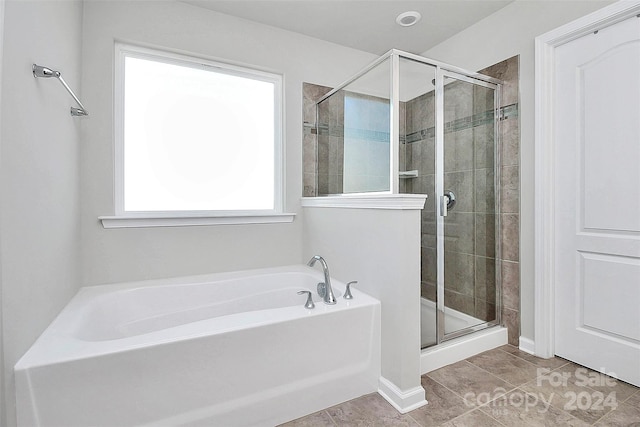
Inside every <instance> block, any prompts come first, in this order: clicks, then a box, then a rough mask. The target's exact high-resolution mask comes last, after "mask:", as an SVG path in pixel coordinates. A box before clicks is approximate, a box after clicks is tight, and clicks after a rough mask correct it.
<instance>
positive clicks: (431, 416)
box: [283, 345, 640, 427]
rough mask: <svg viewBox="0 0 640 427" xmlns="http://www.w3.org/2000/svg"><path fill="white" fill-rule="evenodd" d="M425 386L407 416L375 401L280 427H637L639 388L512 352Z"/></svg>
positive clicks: (457, 368)
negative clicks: (419, 403)
mask: <svg viewBox="0 0 640 427" xmlns="http://www.w3.org/2000/svg"><path fill="white" fill-rule="evenodd" d="M422 385H423V387H424V389H425V390H426V392H427V400H428V401H429V404H428V405H426V406H423V407H422V408H418V409H416V410H415V411H412V412H409V413H407V414H404V415H402V414H400V413H398V412H397V411H396V410H395V409H394V408H393V407H392V406H391V405H389V404H388V403H387V402H386V401H385V400H384V399H383V398H382V397H380V396H379V395H378V394H377V393H373V394H369V395H366V396H362V397H359V398H357V399H354V400H350V401H348V402H345V403H342V404H340V405H336V406H333V407H331V408H328V409H325V410H323V411H320V412H316V413H315V414H311V415H309V416H307V417H304V418H300V419H297V420H294V421H291V422H289V423H286V424H283V426H286V427H299V426H314V427H315V426H367V427H369V426H412V427H419V426H422V427H428V426H442V427H465V426H469V427H484V426H506V427H512V426H518V427H519V426H575V427H580V426H590V425H595V426H626V427H630V426H633V427H640V389H639V388H638V387H634V386H632V385H629V384H627V383H624V382H622V381H615V380H613V379H612V378H610V377H607V376H605V375H602V374H600V373H597V372H593V371H590V370H587V369H586V368H583V367H581V366H580V365H576V364H574V363H572V362H569V361H567V360H564V359H560V358H553V359H539V358H537V357H534V356H531V355H530V354H527V353H524V352H522V351H520V350H518V348H516V347H512V346H509V345H505V346H503V347H499V348H497V349H494V350H490V351H487V352H484V353H481V354H478V355H476V356H473V357H470V358H469V359H466V360H463V361H462V362H458V363H454V364H453V365H449V366H445V367H444V368H441V369H438V370H437V371H433V372H430V373H428V374H426V375H424V376H423V377H422Z"/></svg>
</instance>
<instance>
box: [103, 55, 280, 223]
mask: <svg viewBox="0 0 640 427" xmlns="http://www.w3.org/2000/svg"><path fill="white" fill-rule="evenodd" d="M116 58H117V66H116V98H115V99H116V110H115V112H116V123H117V125H116V127H117V129H116V178H115V180H116V192H115V193H116V215H118V214H119V215H127V214H130V213H134V214H135V213H140V212H147V213H154V214H157V213H166V214H167V215H169V214H170V215H173V216H176V215H177V216H180V215H188V214H189V213H190V214H191V215H193V214H196V215H199V214H200V215H201V214H203V213H204V212H209V214H208V215H212V216H214V215H215V216H225V215H238V213H240V214H243V213H246V212H250V213H255V212H260V213H264V214H269V213H278V212H281V211H282V194H281V193H282V190H281V187H282V175H283V174H282V171H281V169H282V142H281V139H282V137H281V135H282V130H281V126H282V118H281V117H282V105H281V99H282V77H281V76H280V75H276V74H272V73H266V72H263V71H258V70H254V69H250V68H245V67H239V66H235V65H229V64H225V63H220V62H213V61H209V60H204V59H201V58H194V57H188V56H184V55H177V54H173V53H168V52H163V51H158V50H152V49H145V48H139V47H134V46H129V45H121V44H118V45H117V46H116Z"/></svg>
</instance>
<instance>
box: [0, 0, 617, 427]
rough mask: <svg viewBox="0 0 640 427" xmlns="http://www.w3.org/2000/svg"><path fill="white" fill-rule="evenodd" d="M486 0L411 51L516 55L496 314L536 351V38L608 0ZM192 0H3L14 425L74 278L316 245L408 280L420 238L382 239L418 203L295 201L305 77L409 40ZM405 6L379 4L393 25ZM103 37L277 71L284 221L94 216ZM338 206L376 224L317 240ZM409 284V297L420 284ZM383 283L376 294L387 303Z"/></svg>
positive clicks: (90, 280)
mask: <svg viewBox="0 0 640 427" xmlns="http://www.w3.org/2000/svg"><path fill="white" fill-rule="evenodd" d="M203 3H206V2H203ZM220 3H221V4H223V3H225V2H220ZM226 3H230V2H226ZM255 3H260V2H251V4H252V5H253V7H255V8H256V9H255V10H256V15H259V11H260V9H259V5H256V4H255ZM486 3H491V4H493V3H496V4H494V5H493V6H492V7H493V8H494V10H492V11H489V10H485V11H484V12H482V13H484V15H482V18H480V17H479V16H478V17H477V19H476V21H477V22H474V21H466V22H457V25H458V26H457V27H455V30H450V31H448V32H447V29H443V30H442V32H441V36H440V37H441V38H440V39H438V40H437V41H433V42H432V45H430V46H427V47H424V48H422V49H421V50H417V51H415V52H413V53H416V54H420V55H422V56H425V57H428V58H435V59H437V60H439V61H444V62H447V63H450V64H455V65H456V66H459V67H462V68H464V69H466V70H471V71H479V70H483V69H486V68H487V67H490V66H492V65H494V64H497V63H500V62H502V61H505V60H507V59H509V58H513V57H518V58H519V59H518V61H519V106H518V123H519V132H518V134H519V155H518V156H517V160H518V163H517V165H518V168H519V171H518V172H519V174H518V179H517V181H519V182H518V183H519V196H520V200H519V204H518V206H517V208H518V211H517V213H514V212H510V214H511V215H512V216H517V217H518V221H519V226H518V227H516V230H517V232H516V233H515V235H512V236H511V242H518V245H517V248H518V250H517V251H516V258H515V260H511V262H513V263H516V261H517V264H518V269H517V270H514V271H511V272H510V275H509V277H510V278H509V280H508V281H509V283H511V284H512V287H511V288H508V289H511V290H513V289H519V291H518V293H517V294H515V295H511V298H512V299H511V305H510V307H511V308H510V309H509V310H510V311H508V312H507V314H506V316H503V320H505V322H511V326H513V325H516V326H514V327H511V328H508V332H509V337H508V340H509V343H511V344H513V345H515V346H520V348H524V349H526V350H528V351H529V352H533V341H534V339H535V330H534V325H535V320H534V304H533V301H534V221H535V218H534V216H535V215H534V198H533V193H534V161H533V159H534V125H535V123H534V44H533V43H534V38H535V37H537V36H539V35H540V34H543V33H545V32H546V31H549V30H552V29H554V28H556V27H558V26H560V25H563V24H566V23H568V22H570V21H572V20H574V19H576V18H579V17H582V16H584V15H587V14H589V13H591V12H594V11H596V10H598V9H600V8H602V7H604V6H607V5H609V4H610V3H611V2H610V1H584V2H535V1H534V2H529V1H519V0H517V1H515V2H486ZM497 3H500V4H499V5H498V4H497ZM197 4H198V2H196V1H193V2H178V1H175V2H174V1H158V2H148V1H85V2H83V1H27V2H23V1H13V0H6V1H3V2H2V3H1V6H0V7H1V8H2V12H1V15H0V17H1V18H2V21H3V25H2V34H1V35H0V37H1V39H0V40H1V42H2V54H1V55H2V56H1V57H0V58H1V64H2V68H1V69H2V71H1V72H2V75H1V78H2V86H1V88H0V90H1V93H0V95H1V98H0V99H1V102H2V109H1V112H0V120H1V122H0V123H1V145H0V172H1V173H2V178H1V185H2V192H1V197H2V199H1V205H2V215H1V220H0V221H1V223H0V271H1V279H0V289H1V292H0V298H1V301H0V302H1V308H2V340H1V341H0V345H1V354H2V361H3V369H2V372H1V380H2V388H1V389H0V398H1V399H0V401H1V402H2V406H1V411H0V412H1V414H2V416H1V418H0V424H1V425H7V426H14V425H16V404H15V378H14V366H15V365H16V363H17V362H18V360H19V359H20V358H21V357H22V356H23V355H24V354H25V352H26V351H27V350H28V349H29V348H30V347H31V346H32V344H33V343H34V342H35V341H36V339H37V338H38V337H39V336H40V335H41V334H42V332H43V331H44V330H45V329H46V328H47V326H48V325H49V324H50V323H51V322H52V321H53V320H54V318H55V317H56V316H57V315H58V314H59V313H60V311H61V310H62V309H63V308H64V307H65V305H66V304H67V303H68V302H69V301H70V300H71V298H72V297H73V296H74V295H75V294H76V293H77V291H78V290H79V289H80V288H81V287H85V286H95V285H103V284H111V283H122V282H131V281H141V280H151V279H164V278H172V277H184V276H193V275H199V274H215V273H224V272H232V271H242V270H249V269H261V268H271V267H279V266H286V265H300V264H304V263H306V262H307V261H308V259H309V258H311V256H313V255H316V254H320V255H322V256H323V257H325V258H326V259H327V262H328V264H329V268H330V269H331V273H332V276H333V277H335V278H338V279H340V280H341V281H343V282H345V283H346V282H347V281H350V280H358V282H359V283H358V285H356V286H355V287H356V288H358V289H360V290H361V291H362V292H365V293H367V291H368V290H367V284H368V283H372V282H375V281H376V280H380V275H387V274H388V275H391V276H390V277H389V279H391V280H396V281H400V282H415V283H418V282H419V281H420V279H419V278H417V277H418V275H419V262H420V261H419V259H418V257H419V253H420V249H419V247H420V242H419V241H418V240H416V239H414V240H411V243H410V244H411V245H412V246H411V247H407V248H406V251H407V253H409V256H407V257H403V256H401V254H399V253H397V252H395V251H394V250H393V249H394V248H393V247H392V246H390V244H391V243H393V245H396V246H401V247H404V246H403V245H404V244H405V243H406V242H405V241H402V239H400V238H399V237H398V236H402V235H403V233H405V232H406V231H407V230H406V229H405V228H404V227H402V226H401V222H400V221H397V219H398V218H400V217H403V218H404V217H411V218H416V215H418V213H417V211H415V210H414V211H411V213H408V212H403V211H400V212H394V211H379V212H375V211H370V210H356V209H353V210H348V212H346V216H345V217H344V218H343V217H340V218H339V219H337V218H335V217H334V215H337V213H336V212H333V213H325V212H326V211H320V209H321V208H309V207H303V206H302V201H301V196H302V195H303V194H304V179H303V176H304V162H303V158H304V152H303V149H304V148H303V147H304V146H303V139H304V128H303V125H302V124H303V123H304V122H305V120H306V119H305V117H306V116H305V114H307V112H306V111H305V110H304V107H303V106H304V104H303V102H304V93H303V84H304V83H311V84H314V85H321V86H325V87H336V86H338V85H339V84H341V83H342V82H344V81H345V80H346V79H348V78H350V77H351V76H353V75H355V74H356V73H358V72H359V71H360V70H361V69H362V68H363V67H365V66H366V65H367V64H369V63H371V62H372V61H374V60H376V59H377V58H378V57H379V56H380V55H382V54H383V53H384V52H386V51H387V50H389V49H391V48H403V49H406V48H404V47H403V46H393V45H388V46H384V48H382V49H380V48H375V49H373V51H366V50H363V49H358V48H354V47H349V46H348V44H347V42H345V43H343V44H339V43H335V42H330V41H325V40H321V39H319V38H316V37H311V36H308V35H304V34H301V32H302V31H299V32H295V30H291V29H281V28H277V26H274V24H271V25H265V24H262V23H259V22H256V20H251V19H250V18H242V17H236V16H232V14H225V12H224V10H222V9H221V11H215V10H209V9H206V8H203V7H199V6H198V5H197ZM220 7H222V6H220ZM322 7H324V6H322ZM379 7H380V8H381V9H384V7H383V6H382V5H380V6H379ZM487 7H489V6H487ZM394 10H395V9H394ZM403 11H404V10H398V11H397V12H396V13H395V14H393V16H391V17H390V19H391V21H392V23H393V25H395V23H394V22H393V21H394V20H395V17H396V16H397V14H398V13H399V12H403ZM306 13H308V14H312V13H313V10H308V11H307V12H306ZM479 13H480V12H479ZM423 15H424V17H423V19H425V21H426V22H437V21H438V20H437V18H434V17H431V21H428V20H427V18H429V17H428V14H427V13H426V12H425V13H424V14H423ZM303 16H304V15H303ZM462 21H464V20H462ZM496 28H500V31H496ZM407 30H408V31H413V30H415V28H407ZM114 42H122V43H129V44H134V45H139V46H143V47H151V48H158V49H167V50H170V51H176V52H191V53H196V54H199V55H201V56H205V57H208V58H214V59H217V60H220V61H228V62H232V63H235V64H241V65H245V66H247V67H251V66H253V67H257V68H259V69H262V70H269V71H273V72H277V73H281V74H284V75H285V79H284V88H283V93H284V100H283V101H284V102H283V104H284V106H285V109H284V111H285V113H284V120H283V122H284V126H283V135H284V140H285V145H284V147H285V152H284V156H283V157H284V164H283V170H284V178H283V184H284V185H283V187H284V198H283V199H284V209H283V212H285V213H291V214H295V215H294V216H293V217H292V220H291V221H290V222H278V223H258V224H256V223H251V224H224V225H219V224H218V225H202V226H192V227H179V226H176V227H137V228H136V227H130V228H115V229H106V228H104V226H103V224H102V222H101V221H100V220H99V217H104V216H112V215H114V213H115V211H114V209H115V207H114V193H115V190H114V179H113V177H114V143H113V140H114V116H115V113H114V102H115V101H114V99H113V90H114V81H113V77H112V70H113V67H114V64H113V62H114V56H115V55H114ZM376 49H377V50H376ZM34 63H37V64H41V65H45V66H49V67H52V68H54V69H57V70H60V71H61V72H62V73H63V75H64V78H65V80H66V82H67V83H68V84H69V86H70V87H71V88H72V89H73V90H74V91H76V93H77V94H78V96H79V98H80V100H81V101H82V102H83V104H84V105H85V106H86V107H87V109H88V111H89V113H90V115H89V116H88V117H71V116H70V115H69V110H68V107H69V105H71V104H70V103H72V101H73V100H72V99H71V98H70V97H69V95H68V94H67V93H66V92H65V91H64V90H63V88H62V87H60V85H59V84H57V83H56V82H52V81H45V80H39V79H34V78H33V75H32V74H31V65H32V64H34ZM239 131H241V130H240V129H239ZM514 166H515V165H513V164H512V165H511V167H514ZM241 172H242V171H239V173H241ZM338 221H339V222H338ZM344 221H357V222H361V223H367V222H368V221H369V222H376V223H377V222H379V221H383V222H384V223H385V224H386V226H385V228H383V229H378V230H377V234H376V236H373V237H372V236H370V235H361V234H358V233H359V231H358V230H357V229H354V230H348V229H346V230H338V231H339V232H341V233H342V232H344V235H343V236H342V239H343V241H342V242H335V244H333V243H332V242H330V241H328V240H325V239H324V236H323V234H322V232H323V231H324V230H323V228H322V224H323V222H329V223H333V224H337V223H343V222H344ZM323 246H326V247H323ZM390 261H391V262H393V263H396V265H400V266H406V268H403V269H402V270H403V272H402V273H397V272H396V273H394V272H386V271H383V269H380V268H379V267H376V268H375V269H374V268H372V266H382V265H385V263H388V262H390ZM318 271H319V270H318ZM398 274H400V275H405V276H403V277H398ZM376 275H377V278H376ZM505 276H507V275H506V274H503V281H506V280H507V279H506V277H505ZM383 278H385V279H386V278H387V277H383ZM514 286H515V287H514ZM504 289H507V285H506V284H504V283H503V290H504ZM369 292H371V293H372V294H373V293H374V292H375V290H374V289H373V288H372V289H369ZM380 292H381V291H380ZM407 292H409V293H412V295H413V294H415V295H416V299H415V301H416V302H417V301H418V300H417V298H418V297H417V296H418V294H419V288H418V287H417V285H416V287H415V288H412V289H409V290H407ZM394 296H396V294H394V295H391V298H393V297H394ZM387 297H388V296H387V295H383V294H380V296H378V298H379V299H381V300H383V304H384V299H385V298H387ZM301 302H304V301H301ZM316 303H319V299H316ZM383 307H384V305H383ZM397 315H398V317H401V316H402V315H406V316H414V317H415V316H416V315H415V314H413V313H402V310H401V307H400V310H398V313H397ZM404 321H408V322H411V324H414V325H415V330H413V331H411V334H414V335H416V334H417V331H418V325H419V320H418V319H417V318H415V319H413V320H411V319H409V320H407V319H405V320H404ZM503 323H504V322H503ZM508 326H509V325H508ZM394 339H396V340H397V342H396V343H391V344H389V348H393V347H394V346H395V347H396V348H402V347H403V341H402V340H403V339H404V336H403V335H402V334H399V335H398V336H397V337H395V338H394ZM249 351H250V350H249ZM387 351H388V352H390V353H391V354H387V355H385V353H384V352H385V349H384V347H383V350H382V352H383V354H382V358H383V359H384V358H385V357H390V358H391V359H390V360H391V362H390V363H391V365H396V366H402V367H403V368H405V367H406V369H408V370H409V371H410V372H418V371H420V369H421V367H420V360H419V359H418V358H416V357H415V355H413V354H412V353H411V352H412V351H413V350H412V349H409V350H407V351H406V353H407V354H404V353H405V352H403V351H392V350H389V349H388V350H387ZM415 351H416V352H418V351H419V349H418V348H416V349H415ZM396 353H397V354H398V355H397V356H396V355H395V354H396ZM395 357H398V358H400V359H399V360H396V359H394V358H395ZM465 357H468V356H465ZM404 359H407V360H404ZM383 375H384V372H383ZM395 375H396V373H394V372H391V373H389V376H395ZM397 375H398V376H397V378H398V379H397V380H396V382H395V384H396V386H398V387H400V388H402V389H411V388H415V387H418V386H420V382H419V378H417V379H416V378H415V377H411V378H407V379H406V386H405V384H402V382H403V381H405V378H403V377H402V372H400V373H398V374H397ZM411 375H413V374H411ZM428 399H429V398H428V390H427V400H428Z"/></svg>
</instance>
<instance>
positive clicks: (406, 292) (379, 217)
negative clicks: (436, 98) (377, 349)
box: [303, 208, 420, 391]
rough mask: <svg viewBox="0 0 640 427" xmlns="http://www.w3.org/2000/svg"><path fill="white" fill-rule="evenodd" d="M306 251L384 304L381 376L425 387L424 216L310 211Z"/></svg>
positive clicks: (401, 385) (402, 385)
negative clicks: (422, 304)
mask: <svg viewBox="0 0 640 427" xmlns="http://www.w3.org/2000/svg"><path fill="white" fill-rule="evenodd" d="M303 250H304V257H305V261H306V260H307V259H310V258H311V257H312V256H313V255H316V254H320V255H322V256H323V257H324V258H325V259H326V261H327V264H328V265H329V270H330V272H331V276H332V277H335V278H336V279H339V280H340V281H343V282H344V283H347V282H350V281H352V280H357V281H358V284H357V285H354V286H355V287H357V288H358V289H360V290H362V291H363V292H366V293H368V294H369V295H372V296H374V297H376V298H378V299H379V300H380V301H382V328H381V333H382V337H381V338H382V342H381V345H382V347H381V359H382V366H381V374H382V376H383V377H384V378H386V379H387V380H389V381H391V382H393V383H394V384H395V385H396V386H397V387H398V388H399V389H400V390H402V391H407V390H410V389H412V388H416V387H420V210H378V209H341V208H305V215H304V249H303ZM347 327H348V325H345V328H347Z"/></svg>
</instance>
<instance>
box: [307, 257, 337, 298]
mask: <svg viewBox="0 0 640 427" xmlns="http://www.w3.org/2000/svg"><path fill="white" fill-rule="evenodd" d="M316 261H320V264H321V265H322V272H323V273H324V283H323V282H320V283H318V295H320V297H321V298H322V300H323V301H324V303H325V304H335V303H336V297H335V296H334V295H333V289H332V288H331V277H330V276H329V267H328V266H327V262H326V261H325V260H324V258H322V257H321V256H320V255H315V256H314V257H313V258H311V259H310V260H309V262H308V263H307V265H308V266H309V267H313V266H314V264H315V263H316Z"/></svg>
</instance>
